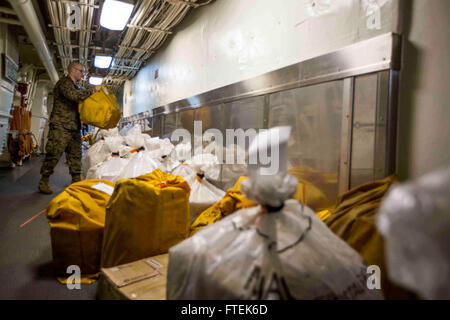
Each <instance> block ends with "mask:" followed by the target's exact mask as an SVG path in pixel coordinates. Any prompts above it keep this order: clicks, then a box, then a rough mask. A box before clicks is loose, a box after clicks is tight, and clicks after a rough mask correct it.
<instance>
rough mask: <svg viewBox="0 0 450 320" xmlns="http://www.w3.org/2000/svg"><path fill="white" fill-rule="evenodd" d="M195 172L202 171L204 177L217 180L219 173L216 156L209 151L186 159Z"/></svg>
mask: <svg viewBox="0 0 450 320" xmlns="http://www.w3.org/2000/svg"><path fill="white" fill-rule="evenodd" d="M186 163H188V164H189V166H190V167H192V169H194V171H195V172H197V173H203V174H204V175H205V177H206V178H208V179H211V180H217V179H218V178H219V175H220V164H219V160H218V159H217V157H216V156H215V155H213V154H210V153H201V154H197V155H195V156H193V157H192V158H191V159H189V160H188V161H186Z"/></svg>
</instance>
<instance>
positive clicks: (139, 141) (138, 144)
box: [117, 125, 162, 180]
mask: <svg viewBox="0 0 450 320" xmlns="http://www.w3.org/2000/svg"><path fill="white" fill-rule="evenodd" d="M149 139H151V138H150V136H149V135H147V134H142V133H141V128H140V126H139V125H135V126H134V127H133V128H131V129H130V130H129V131H128V134H127V135H126V136H125V142H126V144H127V145H128V146H129V147H131V148H133V149H132V150H131V151H130V152H129V153H128V157H129V161H128V163H127V164H126V165H125V166H124V167H123V169H122V171H121V172H120V174H119V175H118V177H117V180H120V179H128V178H135V177H138V176H141V175H144V174H147V173H150V172H153V171H154V170H156V169H161V168H162V165H161V163H160V162H159V161H158V160H157V159H155V158H154V157H153V155H152V153H151V152H150V151H148V150H147V149H146V147H145V146H146V141H148V140H149Z"/></svg>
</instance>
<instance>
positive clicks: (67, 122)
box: [50, 76, 94, 130]
mask: <svg viewBox="0 0 450 320" xmlns="http://www.w3.org/2000/svg"><path fill="white" fill-rule="evenodd" d="M93 92H94V90H93V87H89V88H88V89H85V88H83V87H82V86H81V85H78V84H75V83H74V82H73V81H72V79H70V78H69V77H68V76H64V77H63V78H61V79H60V80H59V81H58V82H57V83H56V85H55V88H54V89H53V96H54V101H53V110H52V114H51V116H50V123H51V124H56V125H60V126H63V127H64V128H65V129H68V130H80V128H81V123H80V113H79V112H78V103H79V102H81V101H83V100H84V99H86V98H87V97H89V96H90V95H91V94H92V93H93Z"/></svg>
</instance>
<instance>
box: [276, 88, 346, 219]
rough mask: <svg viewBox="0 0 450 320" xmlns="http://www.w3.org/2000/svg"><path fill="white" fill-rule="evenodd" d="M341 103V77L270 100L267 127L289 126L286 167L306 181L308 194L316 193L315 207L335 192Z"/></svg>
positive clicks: (330, 199)
mask: <svg viewBox="0 0 450 320" xmlns="http://www.w3.org/2000/svg"><path fill="white" fill-rule="evenodd" d="M342 105H343V81H342V80H340V81H332V82H327V83H323V84H318V85H314V86H308V87H302V88H297V89H292V90H287V91H281V92H277V93H272V94H271V95H270V99H269V128H271V127H274V126H280V125H289V126H291V128H292V133H291V137H290V140H289V142H288V168H289V171H290V172H291V173H292V174H294V175H296V176H297V178H298V179H299V181H300V182H303V183H305V184H306V192H307V194H312V193H316V194H317V199H316V201H315V203H312V204H310V205H311V206H312V207H313V209H316V210H317V209H323V208H326V207H327V206H329V205H331V204H332V203H333V202H334V200H335V199H336V197H337V195H338V173H339V161H340V149H341V123H342ZM311 188H314V190H311Z"/></svg>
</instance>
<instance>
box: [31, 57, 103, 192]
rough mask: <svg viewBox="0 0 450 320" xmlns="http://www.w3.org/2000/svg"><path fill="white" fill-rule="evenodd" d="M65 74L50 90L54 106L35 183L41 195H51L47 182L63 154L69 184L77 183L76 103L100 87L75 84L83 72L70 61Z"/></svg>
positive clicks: (79, 126) (78, 144)
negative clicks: (38, 178) (39, 174)
mask: <svg viewBox="0 0 450 320" xmlns="http://www.w3.org/2000/svg"><path fill="white" fill-rule="evenodd" d="M68 71H69V75H68V76H65V77H63V78H61V79H60V80H59V81H58V82H57V83H56V85H55V88H54V89H53V95H54V103H53V110H52V114H51V116H50V122H49V127H50V130H49V133H48V141H47V145H46V146H45V152H46V155H45V160H44V163H43V164H42V168H41V176H42V177H41V180H40V181H39V191H40V192H42V193H45V194H50V193H52V192H53V191H52V190H51V188H50V185H49V179H50V176H51V175H52V173H53V169H54V168H55V167H56V164H57V163H58V161H59V158H61V156H62V154H63V152H65V153H66V159H67V163H68V165H69V172H70V174H71V175H72V183H74V182H78V181H80V180H81V135H80V128H81V122H80V113H79V112H78V103H79V102H82V101H83V100H84V99H86V98H88V97H89V96H90V95H91V94H92V93H94V92H95V91H98V90H100V86H95V87H89V88H88V89H85V88H84V87H82V86H81V85H79V84H78V82H79V81H80V80H81V79H83V76H84V73H85V71H84V66H83V65H82V64H80V63H76V62H72V63H71V64H70V65H69V68H68Z"/></svg>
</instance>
